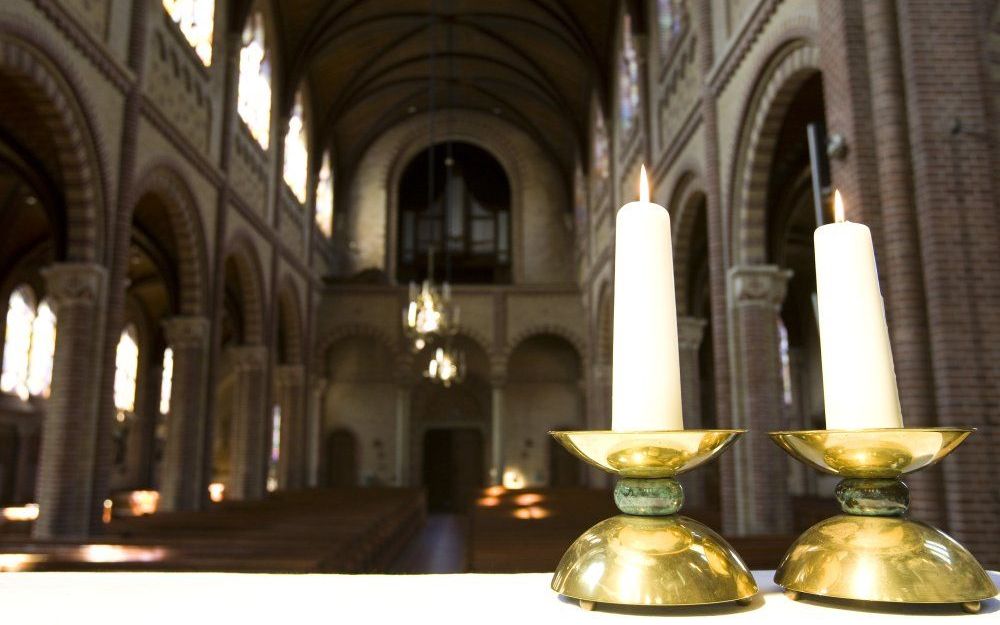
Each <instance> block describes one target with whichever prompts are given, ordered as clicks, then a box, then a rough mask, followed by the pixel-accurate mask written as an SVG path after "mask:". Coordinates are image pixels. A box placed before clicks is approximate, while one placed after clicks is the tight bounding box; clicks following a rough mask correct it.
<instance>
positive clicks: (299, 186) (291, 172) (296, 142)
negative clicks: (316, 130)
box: [284, 91, 309, 204]
mask: <svg viewBox="0 0 1000 625" xmlns="http://www.w3.org/2000/svg"><path fill="white" fill-rule="evenodd" d="M308 172H309V147H308V143H307V141H306V123H305V118H304V117H303V113H302V91H298V92H297V93H296V94H295V106H293V107H292V114H291V116H289V118H288V133H287V134H286V135H285V164H284V177H285V183H286V184H287V185H288V188H289V189H291V190H292V194H294V195H295V197H296V199H298V201H299V202H300V203H301V204H305V203H306V179H307V177H308V176H307V174H308Z"/></svg>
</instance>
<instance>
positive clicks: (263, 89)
mask: <svg viewBox="0 0 1000 625" xmlns="http://www.w3.org/2000/svg"><path fill="white" fill-rule="evenodd" d="M265 44H266V42H265V40H264V15H263V14H262V13H261V12H260V11H255V12H254V13H253V15H251V16H250V19H248V20H247V23H246V26H245V27H244V28H243V47H242V48H241V49H240V82H239V98H238V99H239V102H238V104H237V110H238V111H239V114H240V118H241V119H242V120H243V122H244V123H245V124H246V125H247V129H249V130H250V134H251V135H252V136H253V138H254V139H256V140H257V143H259V144H260V146H261V147H262V148H264V149H265V150H266V149H267V147H268V145H269V141H270V132H271V57H270V54H268V50H267V47H266V45H265Z"/></svg>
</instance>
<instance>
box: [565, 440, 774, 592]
mask: <svg viewBox="0 0 1000 625" xmlns="http://www.w3.org/2000/svg"><path fill="white" fill-rule="evenodd" d="M744 432H745V430H676V431H650V432H614V431H580V432H550V434H551V435H552V436H553V437H554V438H555V439H556V440H557V441H559V442H560V443H561V444H562V445H563V446H564V447H566V449H568V450H569V451H570V452H571V453H573V454H574V455H576V456H577V457H579V458H581V459H582V460H584V461H586V462H587V463H589V464H591V465H593V466H596V467H598V468H600V469H602V470H604V471H606V472H608V473H610V474H612V475H615V476H616V477H617V478H618V481H617V484H616V486H615V492H614V499H615V504H616V505H617V506H618V509H619V510H621V512H622V513H623V514H620V515H618V516H614V517H612V518H610V519H606V520H604V521H601V522H600V523H598V524H597V525H595V526H593V527H591V528H590V529H589V530H587V531H586V532H584V533H583V535H582V536H580V537H579V538H578V539H576V541H575V542H574V543H573V544H572V545H571V546H570V547H569V549H568V550H567V551H566V553H565V555H563V557H562V560H561V561H560V562H559V566H558V567H557V568H556V572H555V575H554V576H553V577H552V589H553V590H555V591H556V592H558V593H559V594H561V595H564V596H566V597H570V598H573V599H576V600H578V601H579V602H580V606H581V607H583V608H584V609H592V608H593V607H594V605H595V604H600V603H608V604H619V605H638V606H681V605H703V604H713V603H725V602H731V601H732V602H737V603H740V604H742V605H746V604H748V603H749V602H750V599H751V598H752V597H753V595H755V594H756V593H757V585H756V583H755V582H754V580H753V577H752V576H751V575H750V571H749V570H748V569H747V567H746V564H744V563H743V560H742V559H741V558H740V556H739V554H737V553H736V551H735V550H734V549H733V548H732V547H731V546H730V545H729V543H727V542H726V541H725V539H723V538H722V537H721V536H719V535H718V534H717V533H715V532H714V531H713V530H711V529H710V528H709V527H707V526H705V525H703V524H702V523H699V522H698V521H695V520H693V519H690V518H687V517H684V516H681V515H679V514H677V513H678V511H679V510H680V509H681V506H682V505H683V502H684V494H683V490H682V488H681V485H680V483H679V482H678V481H677V480H676V477H677V476H679V475H681V474H682V473H686V472H688V471H690V470H692V469H694V468H696V467H698V466H700V465H702V464H704V463H706V462H709V461H711V460H713V459H715V458H716V457H718V456H719V455H720V454H721V453H722V452H723V451H724V450H725V449H726V448H727V447H729V446H730V445H731V444H733V443H734V442H735V441H736V440H737V439H738V438H739V437H740V436H741V435H742V434H743V433H744Z"/></svg>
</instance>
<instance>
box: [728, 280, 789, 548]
mask: <svg viewBox="0 0 1000 625" xmlns="http://www.w3.org/2000/svg"><path fill="white" fill-rule="evenodd" d="M791 275H792V274H791V272H790V271H788V270H787V269H781V268H780V267H777V266H774V265H745V266H737V267H733V268H732V269H730V270H729V292H730V300H729V301H730V302H731V306H732V322H733V330H734V331H733V333H732V336H733V339H734V341H735V344H734V346H733V347H734V352H733V354H734V365H735V366H734V368H733V370H734V373H736V378H735V380H734V381H735V382H736V383H735V384H734V387H733V390H734V397H733V399H734V408H735V412H736V419H737V424H736V427H742V428H749V429H750V430H752V431H753V432H754V433H755V435H754V436H747V437H745V439H744V440H743V441H741V443H740V444H739V445H736V446H735V447H734V448H733V449H732V451H730V452H729V453H730V454H732V455H733V460H734V461H735V463H736V465H735V480H734V481H735V483H733V484H727V483H724V484H723V485H722V486H723V492H724V493H725V496H728V497H734V498H735V501H736V510H737V515H736V517H737V518H736V519H724V520H723V524H724V527H723V530H724V531H727V532H734V533H738V534H778V533H783V532H788V531H790V530H791V526H792V524H791V521H792V518H791V506H790V505H789V500H788V483H787V476H788V463H789V459H788V457H787V456H786V455H785V453H784V452H782V451H781V450H780V449H778V447H777V446H776V445H774V444H773V443H772V442H771V441H770V440H768V438H767V436H766V433H767V432H769V431H773V430H781V429H784V428H785V419H784V400H783V394H782V377H781V362H780V355H779V353H778V341H779V337H778V314H779V311H780V310H781V304H782V302H783V301H784V299H785V291H786V289H787V286H788V280H789V278H791Z"/></svg>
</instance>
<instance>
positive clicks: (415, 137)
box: [346, 111, 573, 283]
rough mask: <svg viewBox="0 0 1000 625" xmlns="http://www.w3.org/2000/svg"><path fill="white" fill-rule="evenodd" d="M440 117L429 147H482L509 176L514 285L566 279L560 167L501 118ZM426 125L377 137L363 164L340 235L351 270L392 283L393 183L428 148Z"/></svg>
mask: <svg viewBox="0 0 1000 625" xmlns="http://www.w3.org/2000/svg"><path fill="white" fill-rule="evenodd" d="M440 117H443V119H440V120H439V121H438V122H437V123H438V124H439V127H440V131H439V132H438V133H437V134H436V135H435V137H434V142H435V143H439V142H442V141H463V142H466V143H469V144H472V145H475V146H477V147H479V148H482V149H483V150H485V151H487V152H489V153H490V154H491V155H492V156H493V157H494V158H496V159H497V161H498V162H499V163H500V165H501V167H502V168H503V170H504V173H506V174H507V179H508V180H509V181H510V187H511V241H512V246H511V252H512V255H511V273H512V281H513V282H515V283H520V282H525V281H526V279H527V277H528V276H530V280H531V281H533V282H565V281H568V280H571V279H572V277H571V275H570V274H571V271H570V269H569V267H570V266H571V265H572V263H570V262H568V259H571V258H572V253H573V242H572V236H571V235H570V234H569V233H567V232H566V229H565V228H564V227H563V216H562V209H563V208H565V207H566V206H568V205H569V204H568V203H567V198H566V193H567V190H568V189H569V188H570V187H569V183H568V182H567V181H566V180H564V175H563V173H562V172H561V171H560V170H559V168H558V167H556V166H555V164H553V163H552V161H551V159H550V158H549V157H548V155H546V153H545V152H544V151H543V149H542V148H541V147H539V146H538V145H536V144H535V142H534V141H533V140H532V139H531V138H530V137H529V136H528V135H527V134H526V133H524V132H523V131H522V130H520V129H518V128H517V127H516V126H514V125H512V124H510V123H509V122H507V121H506V120H504V119H503V118H501V117H498V116H490V115H486V114H483V113H477V112H472V111H458V112H451V113H443V114H441V115H440ZM428 123H429V122H428V119H427V116H426V115H414V116H413V117H412V118H410V119H408V120H407V121H405V122H403V123H401V124H398V125H396V126H394V127H392V128H391V129H389V130H388V131H386V132H385V133H383V134H382V135H381V136H380V137H379V138H378V139H376V140H375V141H374V142H373V144H372V145H371V147H370V148H369V149H368V150H367V152H366V153H365V154H364V156H363V157H362V158H361V161H360V163H359V165H358V167H357V169H356V171H355V172H354V176H353V180H352V184H351V187H350V189H349V197H348V200H349V201H348V215H347V218H348V223H347V224H346V225H347V228H346V230H347V233H348V236H349V237H351V239H352V242H353V243H354V244H355V245H356V249H355V250H354V251H353V259H352V261H351V262H350V263H349V264H350V265H351V267H350V270H351V271H353V272H357V271H360V270H362V269H367V268H372V267H374V268H378V269H382V270H383V271H385V272H386V274H387V275H388V276H389V278H390V280H394V279H395V267H396V253H397V251H396V246H397V241H398V233H397V232H396V222H397V219H398V197H397V193H398V186H399V180H400V177H401V176H402V174H403V170H404V169H405V167H406V165H407V164H408V163H409V162H410V161H411V160H412V159H413V158H414V157H415V156H416V155H417V154H419V153H420V152H421V151H423V150H425V149H426V148H427V147H428V145H429V142H430V137H429V136H428V130H427V129H428ZM553 181H560V182H561V183H564V184H552V183H553ZM527 207H531V208H532V210H530V211H529V210H527ZM362 233H364V234H362ZM553 233H558V234H556V235H553Z"/></svg>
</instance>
